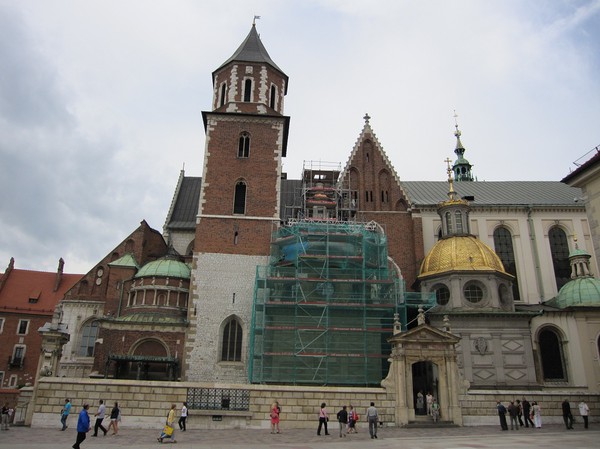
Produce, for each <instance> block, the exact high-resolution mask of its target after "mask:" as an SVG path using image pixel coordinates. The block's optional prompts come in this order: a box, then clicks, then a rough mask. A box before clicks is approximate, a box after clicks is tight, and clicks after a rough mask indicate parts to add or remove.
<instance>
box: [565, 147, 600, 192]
mask: <svg viewBox="0 0 600 449" xmlns="http://www.w3.org/2000/svg"><path fill="white" fill-rule="evenodd" d="M598 162H600V149H598V147H596V154H594V156H592V157H591V158H590V159H589V160H587V161H586V162H584V163H583V164H582V165H580V166H579V167H577V169H576V170H574V171H572V172H571V173H569V174H568V175H567V176H565V177H564V178H563V179H562V182H566V183H569V182H571V181H573V180H574V179H575V178H576V177H577V176H579V175H581V174H582V173H584V172H585V171H586V170H589V169H590V168H592V167H594V166H595V165H596V164H597V163H598Z"/></svg>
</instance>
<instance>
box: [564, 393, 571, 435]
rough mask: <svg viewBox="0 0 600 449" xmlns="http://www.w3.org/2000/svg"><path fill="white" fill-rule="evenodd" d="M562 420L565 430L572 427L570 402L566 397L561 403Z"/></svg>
mask: <svg viewBox="0 0 600 449" xmlns="http://www.w3.org/2000/svg"><path fill="white" fill-rule="evenodd" d="M562 412H563V421H564V422H565V426H567V430H571V429H573V414H572V413H571V404H569V401H568V399H565V400H564V401H563V403H562Z"/></svg>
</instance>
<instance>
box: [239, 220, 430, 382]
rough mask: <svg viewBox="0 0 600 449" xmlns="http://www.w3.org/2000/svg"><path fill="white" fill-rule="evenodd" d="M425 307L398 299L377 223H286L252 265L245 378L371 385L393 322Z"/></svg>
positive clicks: (417, 300) (396, 279) (395, 275)
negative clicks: (259, 262) (265, 255)
mask: <svg viewBox="0 0 600 449" xmlns="http://www.w3.org/2000/svg"><path fill="white" fill-rule="evenodd" d="M409 296H410V297H411V298H410V300H409V301H407V299H406V298H407V297H409ZM433 301H434V299H433V298H432V297H431V295H427V296H422V295H421V294H416V295H406V294H405V292H404V283H403V281H402V278H401V274H400V272H399V270H398V268H397V266H396V265H395V264H394V263H393V261H392V260H391V259H389V258H388V254H387V238H386V235H385V232H384V231H383V229H382V228H381V227H380V226H379V225H378V224H377V223H375V222H370V223H355V222H344V221H337V220H332V219H331V218H328V219H324V220H322V221H319V220H314V219H312V220H291V221H290V222H289V223H288V226H284V227H281V228H279V229H278V230H276V231H275V232H274V233H273V235H272V239H271V256H270V261H269V265H268V266H259V267H257V272H256V283H255V289H254V306H253V315H252V333H251V339H250V363H249V380H250V382H252V383H270V384H278V383H280V384H294V385H356V386H378V385H379V384H380V382H381V379H382V378H384V377H385V376H386V375H387V371H388V368H389V363H388V357H389V355H390V351H391V347H390V344H389V343H388V339H389V338H390V337H391V335H392V333H393V326H394V321H395V320H398V321H400V323H401V326H402V329H403V330H405V329H406V309H407V307H409V306H411V305H412V306H416V305H422V304H426V305H427V304H429V305H431V304H432V303H433Z"/></svg>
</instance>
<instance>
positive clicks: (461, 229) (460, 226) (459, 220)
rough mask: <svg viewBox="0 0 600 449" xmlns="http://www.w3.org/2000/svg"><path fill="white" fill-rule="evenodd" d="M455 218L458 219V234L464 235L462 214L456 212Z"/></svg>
mask: <svg viewBox="0 0 600 449" xmlns="http://www.w3.org/2000/svg"><path fill="white" fill-rule="evenodd" d="M454 217H455V218H456V233H457V234H462V233H463V232H464V230H463V217H462V212H461V211H459V210H457V211H456V212H454Z"/></svg>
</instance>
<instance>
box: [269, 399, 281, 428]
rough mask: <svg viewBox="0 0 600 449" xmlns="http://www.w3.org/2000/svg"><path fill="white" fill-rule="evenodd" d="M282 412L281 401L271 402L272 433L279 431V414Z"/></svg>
mask: <svg viewBox="0 0 600 449" xmlns="http://www.w3.org/2000/svg"><path fill="white" fill-rule="evenodd" d="M280 414H281V407H279V402H277V401H275V402H273V404H271V415H270V416H271V433H275V432H277V433H279V432H280V430H279V415H280Z"/></svg>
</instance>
